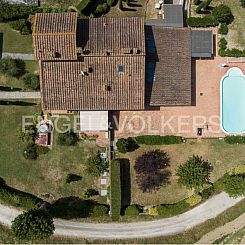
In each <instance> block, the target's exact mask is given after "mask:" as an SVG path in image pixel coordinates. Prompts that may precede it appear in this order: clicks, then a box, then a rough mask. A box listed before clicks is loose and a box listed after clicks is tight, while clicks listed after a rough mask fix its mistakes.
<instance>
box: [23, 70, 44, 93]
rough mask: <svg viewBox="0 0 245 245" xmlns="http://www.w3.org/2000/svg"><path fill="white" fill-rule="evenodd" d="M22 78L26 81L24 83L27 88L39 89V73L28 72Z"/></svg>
mask: <svg viewBox="0 0 245 245" xmlns="http://www.w3.org/2000/svg"><path fill="white" fill-rule="evenodd" d="M21 80H22V81H23V82H24V85H25V87H26V88H27V89H33V90H38V89H39V86H40V84H39V79H38V76H37V75H35V74H31V73H29V72H28V73H26V74H24V75H23V76H22V77H21Z"/></svg>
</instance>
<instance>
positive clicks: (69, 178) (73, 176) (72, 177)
mask: <svg viewBox="0 0 245 245" xmlns="http://www.w3.org/2000/svg"><path fill="white" fill-rule="evenodd" d="M81 179H82V177H81V176H80V175H77V174H71V173H69V174H67V176H66V178H65V182H66V183H68V184H69V183H71V182H75V181H79V180H81Z"/></svg>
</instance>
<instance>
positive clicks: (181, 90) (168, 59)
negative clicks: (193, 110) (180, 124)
mask: <svg viewBox="0 0 245 245" xmlns="http://www.w3.org/2000/svg"><path fill="white" fill-rule="evenodd" d="M146 35H147V44H148V51H147V62H151V63H153V64H154V66H155V76H154V78H153V85H152V92H151V98H150V105H151V106H173V105H191V30H190V29H189V28H167V27H159V26H149V27H147V34H146ZM148 72H149V71H148ZM148 77H149V76H148ZM148 82H149V81H148Z"/></svg>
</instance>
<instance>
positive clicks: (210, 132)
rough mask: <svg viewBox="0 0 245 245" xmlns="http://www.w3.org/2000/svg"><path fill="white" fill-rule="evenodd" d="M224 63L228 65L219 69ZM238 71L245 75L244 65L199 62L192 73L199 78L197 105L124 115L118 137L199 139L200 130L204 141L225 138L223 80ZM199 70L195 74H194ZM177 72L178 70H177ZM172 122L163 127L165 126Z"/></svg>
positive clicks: (218, 61)
mask: <svg viewBox="0 0 245 245" xmlns="http://www.w3.org/2000/svg"><path fill="white" fill-rule="evenodd" d="M221 63H226V64H228V65H229V67H227V68H220V67H219V65H220V64H221ZM233 66H236V67H239V68H240V69H241V70H242V71H243V72H244V73H245V63H227V58H222V57H215V58H214V59H213V60H208V59H207V60H196V64H195V62H193V68H192V69H193V73H194V75H195V76H196V89H194V91H195V90H196V93H195V94H196V105H195V106H176V107H162V108H160V109H159V108H156V110H148V111H138V112H137V111H131V112H129V111H121V112H120V113H119V116H118V118H119V120H118V121H119V129H120V130H117V131H116V132H115V136H116V137H126V136H132V135H143V134H177V135H181V136H183V137H196V136H197V127H200V128H203V130H204V131H203V137H223V136H224V133H223V132H222V131H221V129H220V120H219V117H220V80H221V78H222V76H223V75H224V74H225V73H226V72H227V70H228V69H229V68H231V67H233ZM195 67H196V70H195ZM176 72H178V68H177V67H176ZM167 121H169V124H167V125H166V126H165V127H164V122H167Z"/></svg>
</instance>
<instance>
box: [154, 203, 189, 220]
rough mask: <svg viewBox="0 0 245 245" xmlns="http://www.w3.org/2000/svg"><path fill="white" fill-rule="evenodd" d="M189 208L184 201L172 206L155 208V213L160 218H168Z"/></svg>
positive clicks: (165, 205)
mask: <svg viewBox="0 0 245 245" xmlns="http://www.w3.org/2000/svg"><path fill="white" fill-rule="evenodd" d="M189 208H190V205H189V204H188V203H187V202H186V201H185V200H183V201H180V202H177V203H174V204H161V205H158V206H157V211H158V214H159V215H160V216H163V217H170V216H175V215H178V214H181V213H184V212H185V211H187V210H188V209H189Z"/></svg>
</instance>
